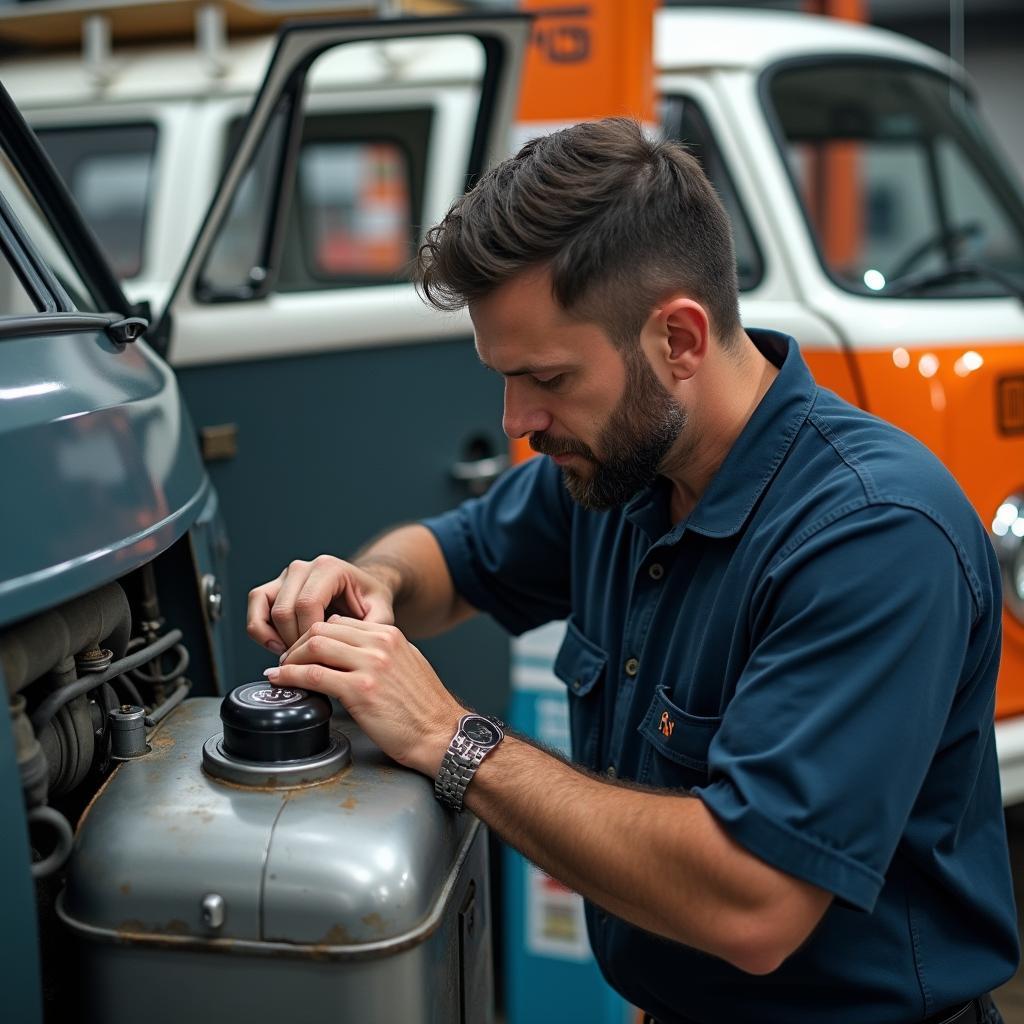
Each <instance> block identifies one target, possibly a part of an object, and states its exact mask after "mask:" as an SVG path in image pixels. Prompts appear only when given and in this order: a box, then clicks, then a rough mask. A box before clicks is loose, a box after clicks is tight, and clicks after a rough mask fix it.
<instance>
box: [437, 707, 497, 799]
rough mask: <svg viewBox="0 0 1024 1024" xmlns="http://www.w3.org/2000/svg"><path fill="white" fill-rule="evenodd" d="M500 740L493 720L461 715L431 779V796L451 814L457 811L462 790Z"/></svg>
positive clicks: (462, 795) (464, 793) (494, 719)
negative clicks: (432, 794) (432, 779)
mask: <svg viewBox="0 0 1024 1024" xmlns="http://www.w3.org/2000/svg"><path fill="white" fill-rule="evenodd" d="M504 738H505V730H504V729H503V728H502V723H501V722H500V721H499V720H498V719H497V718H486V717H484V716H483V715H463V716H462V718H460V719H459V728H458V730H457V731H456V733H455V735H454V736H453V737H452V741H451V743H449V744H448V749H447V750H446V751H445V755H444V757H443V758H442V759H441V767H440V768H439V769H438V772H437V778H436V779H434V796H436V797H437V799H438V800H440V801H441V803H443V804H444V805H445V806H446V807H450V808H451V809H452V810H453V811H461V810H462V798H463V797H464V796H465V795H466V787H467V786H468V785H469V783H470V781H471V780H472V778H473V776H474V775H475V774H476V770H477V768H479V767H480V762H481V761H483V759H484V758H485V757H486V756H487V755H488V754H489V753H490V752H491V751H492V750H493V749H494V748H495V747H496V746H497V745H498V744H499V743H500V742H501V741H502V740H503V739H504Z"/></svg>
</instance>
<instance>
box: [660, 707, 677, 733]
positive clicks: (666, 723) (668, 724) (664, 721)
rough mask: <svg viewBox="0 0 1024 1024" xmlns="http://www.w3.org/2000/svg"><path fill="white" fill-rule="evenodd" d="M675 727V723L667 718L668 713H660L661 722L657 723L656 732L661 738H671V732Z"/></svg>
mask: <svg viewBox="0 0 1024 1024" xmlns="http://www.w3.org/2000/svg"><path fill="white" fill-rule="evenodd" d="M675 727H676V723H675V722H673V721H672V719H671V718H669V717H668V712H667V711H662V713H661V721H660V722H659V723H658V732H660V733H661V734H662V735H663V736H671V735H672V731H673V730H674V729H675Z"/></svg>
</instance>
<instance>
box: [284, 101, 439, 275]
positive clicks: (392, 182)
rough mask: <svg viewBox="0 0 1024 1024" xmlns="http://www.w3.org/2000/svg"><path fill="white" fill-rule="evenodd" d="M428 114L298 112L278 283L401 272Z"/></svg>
mask: <svg viewBox="0 0 1024 1024" xmlns="http://www.w3.org/2000/svg"><path fill="white" fill-rule="evenodd" d="M431 113H432V112H431V110H430V109H429V108H425V109H418V110H390V111H387V110H383V111H375V112H373V113H362V112H356V111H352V112H348V113H332V114H326V113H325V114H309V115H307V117H306V121H305V125H304V127H303V133H302V142H301V144H300V146H299V156H298V167H297V171H296V176H295V183H294V189H293V192H292V210H293V215H292V216H291V217H290V218H289V227H288V231H287V232H286V234H285V241H284V250H283V252H282V256H281V270H280V276H279V278H278V282H277V290H278V291H283V292H291V291H307V290H311V289H316V288H338V287H345V286H356V285H372V284H393V283H394V282H395V281H404V280H408V278H409V264H410V261H411V259H412V258H413V256H414V255H415V253H416V243H417V240H418V229H417V226H418V225H419V223H420V220H421V211H422V205H423V180H424V176H425V172H426V160H427V142H428V139H429V137H430V124H431Z"/></svg>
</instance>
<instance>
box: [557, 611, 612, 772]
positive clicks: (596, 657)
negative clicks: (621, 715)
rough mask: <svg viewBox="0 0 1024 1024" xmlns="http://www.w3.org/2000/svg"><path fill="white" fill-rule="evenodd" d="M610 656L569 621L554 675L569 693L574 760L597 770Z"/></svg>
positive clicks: (570, 619)
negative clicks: (602, 703) (606, 672)
mask: <svg viewBox="0 0 1024 1024" xmlns="http://www.w3.org/2000/svg"><path fill="white" fill-rule="evenodd" d="M607 664H608V656H607V654H605V652H604V651H603V650H602V649H601V648H600V647H598V646H597V644H595V643H594V642H593V641H592V640H590V639H588V638H587V637H585V636H584V635H583V633H581V632H580V629H579V627H578V626H577V625H576V623H575V622H574V621H573V619H572V618H571V617H570V618H569V620H568V621H567V622H566V624H565V639H564V640H563V641H562V646H561V647H560V648H559V651H558V656H557V657H556V658H555V664H554V672H555V675H556V676H558V678H559V679H561V680H562V682H563V683H565V685H566V687H567V689H568V691H569V726H570V730H571V734H572V755H573V760H574V761H577V762H578V763H580V764H582V765H585V766H586V767H588V768H596V767H597V763H598V753H599V751H600V749H601V748H600V742H601V700H602V693H603V691H604V685H603V684H604V678H605V670H606V667H607Z"/></svg>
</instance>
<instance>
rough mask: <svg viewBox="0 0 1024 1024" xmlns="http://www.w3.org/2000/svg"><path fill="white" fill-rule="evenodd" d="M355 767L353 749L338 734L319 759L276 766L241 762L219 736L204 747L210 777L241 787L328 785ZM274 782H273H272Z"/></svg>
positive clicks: (343, 737) (204, 760)
mask: <svg viewBox="0 0 1024 1024" xmlns="http://www.w3.org/2000/svg"><path fill="white" fill-rule="evenodd" d="M351 763H352V745H351V744H350V743H349V741H348V738H347V737H346V736H344V735H343V734H341V733H339V732H334V733H333V734H332V735H331V742H330V746H329V747H328V748H327V750H325V751H324V752H323V753H322V754H320V755H319V756H318V757H309V758H306V759H305V760H303V761H284V762H280V763H277V764H273V763H271V764H267V763H259V762H256V761H242V760H240V759H239V758H237V757H232V756H231V755H230V754H226V753H225V752H224V745H223V742H222V740H221V737H220V736H216V735H215V736H211V737H210V738H209V739H208V740H207V741H206V742H205V743H204V744H203V768H204V769H205V770H206V773H207V774H208V775H212V776H213V777H214V778H217V779H222V780H223V781H225V782H234V783H236V784H237V785H239V786H267V785H268V784H270V785H273V786H276V787H277V788H279V789H285V788H288V787H292V786H308V785H309V784H310V783H313V782H325V781H326V780H327V779H329V778H331V777H332V776H333V775H337V774H338V772H340V771H341V770H342V769H343V768H347V767H348V766H349V765H350V764H351ZM271 780H272V781H271Z"/></svg>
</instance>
